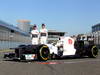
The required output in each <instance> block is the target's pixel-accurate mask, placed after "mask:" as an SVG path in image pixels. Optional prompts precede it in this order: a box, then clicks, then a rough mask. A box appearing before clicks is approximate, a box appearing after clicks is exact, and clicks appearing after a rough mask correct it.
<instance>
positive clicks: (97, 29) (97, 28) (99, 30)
mask: <svg viewBox="0 0 100 75" xmlns="http://www.w3.org/2000/svg"><path fill="white" fill-rule="evenodd" d="M92 35H93V36H94V43H95V44H96V45H98V46H100V23H98V24H96V25H93V26H92Z"/></svg>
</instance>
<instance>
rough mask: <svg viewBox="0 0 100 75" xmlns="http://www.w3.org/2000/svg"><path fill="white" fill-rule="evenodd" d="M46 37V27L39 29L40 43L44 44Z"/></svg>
mask: <svg viewBox="0 0 100 75" xmlns="http://www.w3.org/2000/svg"><path fill="white" fill-rule="evenodd" d="M47 38H48V30H47V29H46V28H44V29H40V44H46V43H47Z"/></svg>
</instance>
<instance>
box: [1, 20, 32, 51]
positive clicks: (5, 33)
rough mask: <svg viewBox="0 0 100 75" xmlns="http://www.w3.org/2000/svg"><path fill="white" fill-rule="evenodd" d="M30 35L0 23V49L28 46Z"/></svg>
mask: <svg viewBox="0 0 100 75" xmlns="http://www.w3.org/2000/svg"><path fill="white" fill-rule="evenodd" d="M30 43H31V38H30V35H29V34H28V33H26V32H23V31H22V30H21V29H19V28H18V27H15V26H13V25H10V24H8V23H6V22H3V21H0V49H9V48H15V47H17V46H18V45H21V44H30Z"/></svg>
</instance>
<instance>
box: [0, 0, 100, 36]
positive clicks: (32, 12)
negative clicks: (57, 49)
mask: <svg viewBox="0 0 100 75" xmlns="http://www.w3.org/2000/svg"><path fill="white" fill-rule="evenodd" d="M19 19H26V20H30V21H31V24H37V25H38V27H39V28H40V26H41V24H42V23H45V24H46V26H47V28H48V29H53V30H58V31H65V32H68V34H69V35H75V34H81V33H88V32H91V26H93V25H95V24H97V23H100V0H0V20H3V21H5V22H7V23H10V24H13V25H17V20H19Z"/></svg>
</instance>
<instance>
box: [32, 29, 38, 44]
mask: <svg viewBox="0 0 100 75" xmlns="http://www.w3.org/2000/svg"><path fill="white" fill-rule="evenodd" d="M31 37H32V44H33V45H37V44H39V31H38V30H32V31H31Z"/></svg>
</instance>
